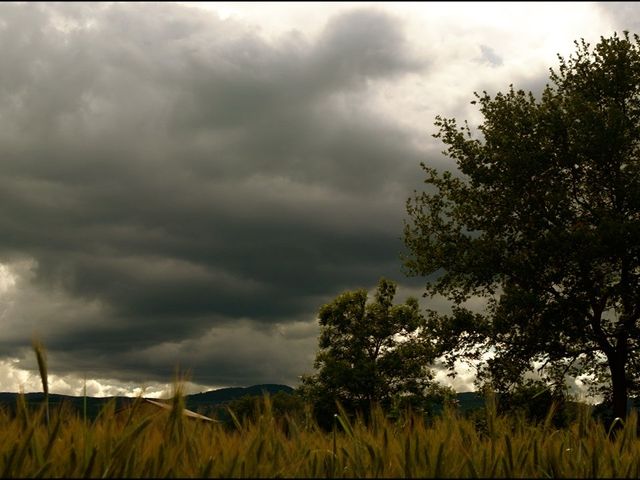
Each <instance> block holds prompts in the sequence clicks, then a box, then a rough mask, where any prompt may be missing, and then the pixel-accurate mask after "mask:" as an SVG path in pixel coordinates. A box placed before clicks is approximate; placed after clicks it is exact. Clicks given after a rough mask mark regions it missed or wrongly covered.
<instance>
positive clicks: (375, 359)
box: [301, 279, 433, 420]
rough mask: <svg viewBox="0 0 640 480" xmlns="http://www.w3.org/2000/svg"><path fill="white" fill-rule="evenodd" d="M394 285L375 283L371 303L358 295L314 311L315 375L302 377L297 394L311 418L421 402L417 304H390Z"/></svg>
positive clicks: (423, 375) (422, 359) (422, 346)
mask: <svg viewBox="0 0 640 480" xmlns="http://www.w3.org/2000/svg"><path fill="white" fill-rule="evenodd" d="M395 293H396V285H395V284H394V283H393V282H391V281H389V280H385V279H381V280H380V282H379V283H378V288H377V290H376V292H375V296H374V299H373V301H372V302H367V291H366V290H364V289H361V290H355V291H348V292H344V293H342V294H340V295H339V296H338V297H337V298H335V299H334V300H333V301H332V302H330V303H328V304H326V305H324V306H323V307H322V308H320V312H319V315H318V316H319V320H320V338H319V350H318V354H317V356H316V361H315V368H316V369H317V373H316V374H314V375H310V376H305V377H303V383H302V387H301V390H302V392H303V394H304V395H305V396H306V398H308V399H309V400H311V402H312V403H313V404H314V406H315V409H316V414H317V416H318V417H319V418H320V419H321V420H322V419H326V418H330V417H332V415H333V413H334V412H335V409H336V401H339V402H340V403H341V404H342V405H343V407H345V408H346V409H347V411H351V412H355V411H361V412H366V411H368V410H369V408H370V407H371V405H372V404H379V405H382V406H383V407H387V408H388V407H390V406H391V404H392V403H393V402H394V400H398V399H400V397H402V398H403V399H404V400H409V401H410V400H411V399H414V400H417V401H419V400H420V399H423V398H424V396H425V393H426V389H427V387H428V386H429V385H430V383H431V378H432V374H431V371H430V370H429V368H427V364H428V363H430V361H431V360H433V356H432V351H431V350H430V348H429V345H428V344H427V343H425V342H424V341H423V340H422V336H421V335H420V334H421V331H422V327H423V324H424V317H423V316H422V315H421V313H420V309H419V306H418V301H417V300H416V299H415V298H411V297H410V298H408V299H407V300H406V301H405V303H402V304H397V305H394V304H393V298H394V296H395Z"/></svg>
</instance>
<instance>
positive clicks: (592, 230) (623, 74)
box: [405, 32, 640, 417]
mask: <svg viewBox="0 0 640 480" xmlns="http://www.w3.org/2000/svg"><path fill="white" fill-rule="evenodd" d="M550 72H551V73H550V83H549V84H548V85H547V86H546V88H545V89H544V91H543V92H542V95H541V97H540V98H539V99H537V98H535V96H534V95H533V94H532V93H531V92H529V93H526V92H524V91H522V90H516V89H514V87H513V86H511V87H510V88H509V89H508V91H507V92H506V93H498V94H496V95H495V96H491V95H489V94H488V93H487V92H484V93H483V94H482V95H479V94H476V101H474V102H472V103H475V104H478V105H479V109H480V112H481V113H482V115H483V118H484V121H483V123H482V124H481V125H480V126H479V127H478V129H477V131H475V130H472V129H471V128H470V127H469V126H468V124H467V123H466V122H465V123H464V125H459V124H458V122H457V121H456V120H455V119H447V118H442V117H436V126H437V127H438V128H439V131H438V133H437V134H436V135H435V136H436V137H437V138H440V139H441V140H442V141H443V143H444V144H445V145H446V150H445V152H444V153H445V155H447V156H448V157H450V158H451V159H453V160H455V161H456V163H457V167H458V171H456V172H454V173H452V172H438V171H436V170H435V169H434V168H431V167H429V166H427V165H424V164H423V168H424V170H425V171H426V180H425V183H426V184H427V188H426V189H425V191H424V192H416V193H415V196H414V197H413V198H411V199H409V200H408V202H407V210H408V215H409V219H408V221H407V222H406V225H405V244H406V245H407V247H408V252H409V253H408V255H407V257H406V258H405V265H406V266H407V267H408V271H409V272H410V273H411V274H413V275H419V276H428V278H429V279H430V280H429V281H428V283H427V289H426V291H427V294H429V295H434V294H441V295H444V296H446V297H447V298H449V299H450V300H451V302H452V312H453V313H451V314H436V313H434V312H431V314H430V315H429V321H428V323H429V325H430V328H429V330H430V331H431V332H433V335H434V338H435V341H436V344H437V345H438V348H439V351H440V353H442V354H444V355H446V358H447V360H448V361H449V362H450V364H452V362H453V361H454V360H455V359H458V358H466V359H473V358H476V359H477V358H478V356H479V354H480V353H481V352H486V351H491V352H493V354H494V357H493V358H492V359H491V360H489V361H488V362H486V363H485V364H484V367H483V369H482V371H481V375H482V378H485V379H488V381H491V382H492V383H494V384H495V385H497V386H498V387H499V388H503V389H507V388H509V386H510V385H514V384H516V383H517V382H519V381H521V380H522V378H523V375H524V374H525V373H526V372H529V371H531V370H532V368H533V365H534V364H536V365H538V366H540V365H542V366H541V367H539V369H538V370H539V372H540V373H542V374H543V376H544V377H545V378H547V379H548V380H552V381H555V382H558V383H560V382H563V381H564V379H565V376H566V375H572V376H574V377H575V376H577V375H582V374H584V375H588V376H589V378H591V379H592V387H593V388H594V389H597V388H599V387H601V386H603V385H604V391H603V392H604V393H605V394H606V395H607V397H608V398H610V399H611V400H612V402H613V408H614V412H615V414H616V415H617V416H620V417H624V416H625V414H626V403H627V397H628V394H629V393H637V392H638V391H639V383H638V373H639V367H640V355H639V349H640V330H639V325H638V320H639V318H640V260H639V257H640V161H639V153H640V152H639V139H640V40H639V39H638V37H637V36H634V37H633V38H630V37H629V35H628V33H627V32H625V34H624V35H623V36H622V37H621V36H618V35H613V36H612V37H611V38H601V40H600V42H599V43H598V44H597V45H596V46H595V47H592V46H591V45H589V44H588V43H586V42H585V41H584V40H583V41H581V42H576V51H575V53H574V54H573V55H571V56H570V57H569V58H568V59H565V58H563V57H561V56H559V66H558V68H557V69H555V70H554V69H551V70H550ZM474 297H475V298H478V297H479V298H482V299H484V300H485V301H486V308H485V309H484V310H483V311H482V312H477V311H472V310H470V309H469V308H467V307H466V306H465V301H467V300H469V299H471V298H474ZM585 379H586V378H585Z"/></svg>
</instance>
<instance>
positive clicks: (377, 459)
mask: <svg viewBox="0 0 640 480" xmlns="http://www.w3.org/2000/svg"><path fill="white" fill-rule="evenodd" d="M182 402H183V397H182V396H181V394H180V392H179V389H178V392H177V393H176V395H175V396H174V398H173V409H172V410H170V411H158V412H151V413H150V412H149V411H148V410H146V411H145V409H143V408H140V406H141V405H142V404H143V403H144V402H141V401H138V402H134V403H133V406H132V407H131V408H129V409H127V410H126V411H121V412H116V411H115V404H109V405H107V406H106V407H105V408H104V409H103V411H102V412H101V413H100V415H99V416H98V417H97V418H96V419H95V420H93V421H87V420H86V418H85V417H84V416H83V415H82V413H78V412H75V411H72V410H71V409H70V408H65V407H64V406H62V407H59V408H56V409H52V411H51V412H50V418H49V421H48V422H47V418H46V407H45V406H44V405H43V406H42V408H40V409H36V410H33V409H28V408H27V407H26V404H24V399H22V400H21V401H20V400H19V405H17V410H16V412H13V413H9V412H8V411H7V410H4V411H1V412H0V431H1V432H2V433H3V434H2V435H1V436H0V472H1V475H2V476H3V477H36V478H37V477H67V478H69V477H74V478H80V477H94V478H97V477H100V478H106V477H154V478H158V477H251V478H258V477H314V478H315V477H320V478H336V477H339V478H343V477H347V478H348V477H360V478H362V477H367V478H369V477H393V478H397V477H404V478H411V477H456V478H467V477H469V478H478V477H484V478H486V477H508V478H513V477H536V478H547V477H571V478H581V477H587V478H593V477H636V478H637V477H639V476H640V441H639V440H638V437H637V432H636V428H635V425H636V415H635V413H632V415H631V417H630V418H629V419H628V421H627V423H626V424H625V425H623V426H622V428H621V429H620V430H619V431H618V433H617V435H615V437H613V436H611V435H609V432H607V431H605V429H604V427H603V426H602V425H601V424H599V423H596V422H595V421H594V420H592V419H591V416H590V415H589V412H588V411H586V410H585V411H584V412H582V413H581V414H580V415H579V418H578V419H577V421H575V422H574V423H573V424H572V425H570V427H569V428H566V429H560V430H558V429H554V428H553V427H552V426H551V422H550V418H551V417H549V418H548V419H547V421H545V422H541V423H539V424H537V425H533V424H530V423H527V422H526V421H524V420H522V419H514V418H509V417H503V416H499V415H496V413H495V409H493V408H492V407H491V405H489V407H488V408H487V413H486V417H485V420H486V421H485V422H484V423H483V426H482V427H479V426H477V425H476V424H475V423H474V422H473V421H472V420H470V419H468V418H464V417H462V416H460V415H458V414H457V413H456V412H455V411H453V410H446V411H445V412H444V414H443V415H442V416H440V417H437V418H435V419H434V421H433V422H431V423H430V424H427V423H425V421H424V420H423V419H422V417H420V416H419V415H414V414H407V415H405V416H404V417H403V418H401V419H396V420H390V419H388V418H386V417H385V415H384V414H383V412H382V411H381V410H380V409H376V410H375V411H374V412H373V413H372V415H371V418H370V419H369V420H368V422H364V421H363V420H362V419H361V418H355V419H351V420H350V419H348V417H347V415H346V414H345V413H344V412H343V411H341V412H340V413H339V414H337V415H336V419H335V428H334V429H333V431H328V432H327V431H323V430H321V429H320V428H319V427H318V426H317V425H316V424H315V423H314V422H313V421H312V419H311V417H310V416H308V417H307V418H302V419H293V418H289V417H287V416H286V415H285V416H284V417H281V418H280V417H278V418H275V417H274V415H273V414H272V411H271V405H270V400H269V397H265V398H264V401H263V404H262V406H261V411H260V414H259V415H258V416H257V417H256V419H255V420H253V421H251V420H243V421H241V420H239V419H238V418H237V417H235V416H233V424H232V425H225V424H222V423H210V422H202V421H198V420H194V419H190V418H188V417H185V416H183V415H181V414H180V409H181V408H183V403H182Z"/></svg>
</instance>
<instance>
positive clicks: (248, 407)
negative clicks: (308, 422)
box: [214, 392, 305, 422]
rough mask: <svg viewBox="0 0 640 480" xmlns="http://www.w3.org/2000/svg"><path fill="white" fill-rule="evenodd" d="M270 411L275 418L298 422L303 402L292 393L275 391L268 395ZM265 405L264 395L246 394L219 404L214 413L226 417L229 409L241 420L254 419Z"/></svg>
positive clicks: (296, 394)
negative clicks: (287, 418)
mask: <svg viewBox="0 0 640 480" xmlns="http://www.w3.org/2000/svg"><path fill="white" fill-rule="evenodd" d="M268 398H269V400H268V401H269V405H270V409H271V413H272V414H273V416H274V417H275V418H278V419H284V418H285V417H286V416H288V417H290V418H292V419H295V420H296V421H298V422H300V421H301V420H302V419H304V416H305V403H304V400H303V399H302V397H301V396H300V395H299V394H298V393H296V392H294V393H286V392H277V393H275V394H272V395H268ZM264 405H265V396H264V395H246V396H244V397H240V398H238V399H235V400H232V401H230V402H227V403H225V404H224V405H223V406H219V407H218V408H217V409H216V413H215V414H214V415H215V417H216V418H222V419H226V418H227V416H228V415H227V413H228V411H229V410H231V411H232V412H233V413H234V415H235V416H236V418H238V419H239V420H241V421H252V422H254V421H256V420H257V419H258V418H260V415H262V414H263V413H264V412H263V407H264Z"/></svg>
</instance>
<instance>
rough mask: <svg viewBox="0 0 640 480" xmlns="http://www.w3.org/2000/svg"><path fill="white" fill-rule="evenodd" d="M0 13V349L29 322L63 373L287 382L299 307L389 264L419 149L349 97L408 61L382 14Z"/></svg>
mask: <svg viewBox="0 0 640 480" xmlns="http://www.w3.org/2000/svg"><path fill="white" fill-rule="evenodd" d="M0 9H1V13H0V18H2V23H1V26H0V45H2V47H1V48H0V60H1V61H2V64H3V65H5V66H6V67H5V68H3V69H2V70H1V71H0V158H1V160H0V205H1V207H0V232H2V234H1V235H0V261H2V263H3V264H4V265H6V266H8V268H10V269H12V270H11V271H12V272H13V273H12V275H13V276H14V277H15V278H18V282H17V284H16V286H13V287H12V288H11V289H10V291H7V292H5V294H4V298H5V299H9V300H10V301H9V300H8V301H7V303H6V305H9V306H8V307H7V310H6V311H5V314H4V315H3V317H2V322H4V324H5V325H4V326H5V327H7V328H4V329H3V331H5V332H6V331H7V329H8V332H9V333H6V334H3V335H2V336H1V337H0V346H1V347H2V350H3V352H4V353H5V354H6V355H16V356H18V357H20V356H22V355H24V354H25V353H24V347H25V345H28V343H29V340H30V336H31V335H32V334H33V333H34V332H35V333H37V334H39V335H40V336H42V337H43V340H44V342H45V344H46V345H47V347H48V348H49V350H50V352H51V353H50V357H51V358H52V359H55V361H53V360H52V362H53V363H54V364H55V365H56V366H57V368H58V370H59V371H61V372H65V371H68V372H76V373H77V372H84V373H85V374H86V373H89V375H102V376H107V377H108V376H111V377H113V378H118V379H125V380H135V379H136V378H139V379H140V380H141V381H142V380H143V379H147V378H152V379H157V380H167V379H168V377H170V376H171V372H172V371H173V368H174V367H175V365H176V364H178V363H179V364H180V365H182V366H183V367H185V368H191V369H192V370H193V375H194V380H198V381H200V383H207V384H249V383H254V382H259V381H281V382H288V383H292V382H293V381H295V378H296V377H297V375H299V374H301V373H303V372H304V371H306V370H308V369H309V367H310V365H311V362H310V359H311V357H312V354H313V349H314V346H315V338H316V335H317V330H316V327H315V326H314V325H313V320H314V317H315V312H316V311H317V308H318V307H319V306H320V305H321V304H322V303H323V302H325V301H327V300H328V299H330V298H331V297H333V296H334V295H336V294H337V293H339V292H340V291H341V290H343V289H345V288H354V287H360V286H370V285H372V284H374V283H375V282H376V281H377V278H378V277H379V276H381V275H389V276H392V277H396V278H397V277H398V276H399V275H400V266H399V261H398V254H399V252H400V249H401V242H400V240H399V238H400V235H401V226H402V216H403V203H404V200H405V198H406V196H407V185H413V184H417V180H418V179H417V178H415V175H416V172H417V165H418V163H419V161H420V154H419V152H417V151H416V150H415V148H414V147H412V142H411V138H410V137H409V136H408V134H407V133H406V132H404V131H402V130H401V129H399V128H398V127H396V126H395V125H394V124H393V123H392V122H391V121H387V120H385V119H384V118H380V117H379V116H376V115H374V114H373V113H372V112H371V111H370V110H369V109H367V107H366V99H367V95H368V92H369V90H370V88H371V86H372V85H374V84H375V82H377V81H379V80H390V79H394V78H396V77H400V76H402V75H405V74H407V73H412V72H413V73H416V72H424V71H426V69H427V68H428V64H427V63H426V62H425V61H424V59H421V58H417V57H411V56H409V55H407V54H406V53H405V51H406V49H405V43H404V42H405V41H404V37H403V33H402V29H401V25H400V24H399V22H398V20H396V19H394V18H392V17H390V16H389V15H387V14H384V13H381V12H377V11H375V10H355V11H351V12H348V13H346V14H343V15H341V16H338V17H335V18H333V19H330V20H329V21H328V23H327V24H326V27H325V29H324V30H323V31H322V33H321V34H320V36H319V37H318V38H317V39H314V40H313V42H310V41H309V40H307V39H305V37H304V36H303V35H302V34H301V33H299V32H291V33H290V34H287V35H284V36H283V37H281V38H278V39H275V40H266V39H264V38H262V37H261V36H260V35H258V34H257V33H255V32H253V31H252V30H251V29H250V28H249V27H247V26H245V25H243V24H241V23H238V22H234V21H232V20H225V21H223V20H220V19H219V18H217V17H216V16H215V15H203V14H202V13H201V12H199V11H196V10H194V9H190V8H185V7H181V6H176V5H153V6H151V5H133V4H124V5H123V4H121V5H80V6H76V5H71V4H68V5H13V4H8V5H7V4H5V5H2V6H1V7H0ZM18 287H19V288H18ZM304 322H307V323H304ZM296 325H300V327H298V330H299V332H298V335H301V338H294V339H292V338H290V337H289V336H288V335H289V334H288V333H283V332H289V331H290V329H291V328H293V330H294V331H295V328H296V327H295V326H296ZM305 325H306V326H305Z"/></svg>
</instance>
